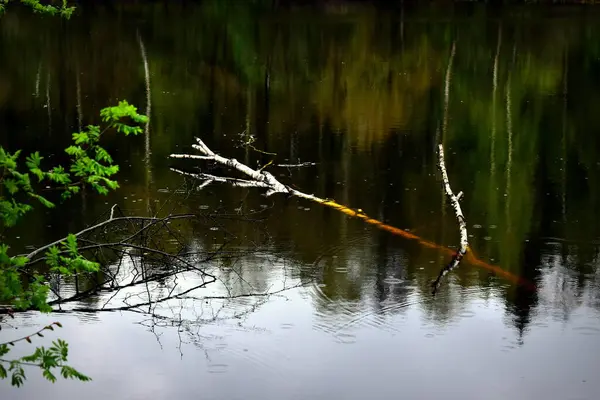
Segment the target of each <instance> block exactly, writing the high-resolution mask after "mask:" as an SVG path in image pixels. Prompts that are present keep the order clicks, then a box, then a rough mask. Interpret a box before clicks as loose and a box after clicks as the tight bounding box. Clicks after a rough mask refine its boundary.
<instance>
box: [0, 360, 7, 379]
mask: <svg viewBox="0 0 600 400" xmlns="http://www.w3.org/2000/svg"><path fill="white" fill-rule="evenodd" d="M7 377H8V374H7V372H6V368H4V365H2V364H0V379H6V378H7Z"/></svg>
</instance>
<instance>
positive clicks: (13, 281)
mask: <svg viewBox="0 0 600 400" xmlns="http://www.w3.org/2000/svg"><path fill="white" fill-rule="evenodd" d="M0 1H2V0H0ZM100 116H101V118H102V122H103V123H104V126H103V127H102V128H103V129H101V127H100V126H97V125H89V126H88V127H87V128H86V129H85V130H83V131H81V132H76V133H73V135H72V139H73V144H72V145H71V146H69V147H67V148H66V149H65V152H66V154H67V155H68V156H69V164H68V165H67V166H66V167H65V166H62V165H55V166H52V167H50V168H46V167H44V166H43V162H44V157H42V156H41V155H40V154H39V153H38V152H34V153H32V154H30V155H29V156H27V157H26V158H25V162H24V163H23V162H22V158H21V150H17V151H15V152H12V153H11V152H10V151H7V150H6V149H4V148H3V147H1V146H0V308H4V309H8V310H9V311H10V312H12V310H16V311H19V310H27V309H36V310H39V311H42V312H50V311H51V310H52V308H51V307H50V305H49V304H48V301H47V299H48V293H49V290H50V288H49V286H48V285H47V283H46V282H47V281H48V277H49V276H50V275H55V276H61V277H68V276H72V275H75V274H79V273H92V272H97V271H98V270H99V268H100V265H99V264H98V263H97V262H93V261H90V260H88V259H86V258H85V257H84V256H83V255H81V253H80V249H79V247H78V239H77V235H74V234H70V235H68V236H67V237H66V238H64V239H62V240H60V241H58V242H55V243H51V244H50V245H48V246H43V247H42V248H41V249H40V251H45V257H44V260H45V263H46V265H47V267H48V268H46V269H45V272H44V273H41V272H39V269H37V268H36V269H32V268H33V264H34V263H33V262H32V257H33V255H35V254H38V253H39V252H40V251H37V252H36V251H34V252H32V253H30V254H29V255H14V256H13V255H10V254H9V250H10V249H9V246H8V245H7V244H6V243H4V237H5V233H6V231H7V229H9V228H11V227H14V226H15V225H17V224H18V223H19V221H20V220H21V218H22V217H23V216H24V215H25V214H27V213H28V212H29V211H31V210H32V209H33V204H32V203H37V204H41V205H42V206H43V207H45V208H53V207H55V203H54V202H52V201H50V200H49V199H48V198H46V197H44V196H42V195H41V194H40V193H41V192H42V191H43V190H45V189H46V188H47V187H50V188H51V189H52V188H54V189H56V190H58V191H59V192H60V201H64V200H67V199H69V198H70V197H72V196H73V195H74V194H77V193H79V192H80V190H81V189H82V188H83V187H91V188H92V189H93V190H95V191H96V192H97V193H98V194H101V195H106V194H108V193H109V192H110V191H112V190H115V189H117V188H118V187H119V185H118V183H117V181H115V180H114V179H113V176H114V175H115V174H116V173H117V172H118V171H119V167H118V165H115V164H113V159H112V157H111V156H110V154H109V153H108V152H107V151H106V149H104V148H103V147H102V146H100V139H101V137H102V135H103V133H104V132H107V131H108V130H116V131H117V132H118V133H121V134H124V135H125V136H129V135H137V134H139V133H141V132H142V128H140V127H139V126H137V125H138V124H145V123H147V121H148V118H147V117H146V116H144V115H141V114H138V112H137V109H136V108H135V107H134V106H133V105H130V104H129V103H127V102H126V101H121V102H119V103H118V105H116V106H114V107H107V108H104V109H102V110H101V112H100ZM0 322H1V321H0ZM57 326H60V325H57ZM50 328H52V325H50V326H49V327H44V328H43V329H42V330H40V331H38V332H36V333H35V334H33V335H30V336H26V337H24V338H23V339H22V340H25V341H27V342H31V338H32V337H33V336H40V337H43V334H42V331H43V330H47V329H50ZM18 341H20V340H16V341H12V342H9V343H8V344H0V367H1V369H0V379H2V378H6V377H7V376H8V372H11V373H12V379H11V382H12V384H13V385H16V386H20V385H21V384H22V383H23V380H24V379H25V374H24V371H23V368H22V366H24V365H36V366H38V367H40V368H41V369H42V372H43V375H44V377H46V378H47V379H49V380H50V381H52V382H54V381H55V380H56V375H54V374H53V373H52V369H54V368H60V371H61V372H60V373H61V375H62V376H63V377H66V378H75V379H79V380H89V378H88V377H86V376H85V375H83V374H81V373H79V372H77V371H76V370H75V369H73V368H71V367H69V366H67V365H65V364H64V362H65V361H66V355H67V351H66V349H67V346H66V343H65V342H63V341H61V340H60V339H59V340H58V341H57V342H53V346H52V347H49V348H48V349H46V348H44V347H38V348H36V351H35V352H34V353H33V354H31V355H29V356H26V357H22V358H19V359H14V360H7V359H4V358H1V357H2V356H4V355H5V354H7V353H8V351H9V349H10V348H9V347H8V346H9V345H11V344H12V345H14V343H16V342H18ZM2 363H4V364H7V363H8V370H6V368H5V367H4V366H2Z"/></svg>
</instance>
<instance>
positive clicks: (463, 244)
mask: <svg viewBox="0 0 600 400" xmlns="http://www.w3.org/2000/svg"><path fill="white" fill-rule="evenodd" d="M439 157H440V159H439V160H440V161H439V167H440V170H441V172H442V180H443V181H444V190H445V191H446V195H447V196H448V198H449V199H450V203H451V204H452V208H454V213H455V214H456V219H457V220H458V225H459V229H460V248H459V249H458V251H457V252H456V254H455V255H454V256H453V258H452V261H450V263H449V264H448V265H446V266H445V267H444V268H442V270H441V271H440V273H439V275H438V277H437V279H436V280H435V281H434V282H433V292H432V293H433V294H434V295H435V293H436V292H437V290H438V288H439V286H440V282H441V280H442V278H443V277H444V276H445V275H446V274H448V273H449V272H450V271H452V270H453V269H455V268H456V267H458V265H459V264H460V261H461V260H462V259H463V257H464V256H465V254H467V249H468V247H469V242H468V239H467V222H466V220H465V217H464V215H463V212H462V209H461V207H460V203H459V200H460V199H461V197H462V195H463V192H460V193H458V194H457V195H455V194H454V192H452V188H451V187H450V180H449V179H448V172H447V171H446V164H445V162H444V146H443V145H441V144H440V145H439Z"/></svg>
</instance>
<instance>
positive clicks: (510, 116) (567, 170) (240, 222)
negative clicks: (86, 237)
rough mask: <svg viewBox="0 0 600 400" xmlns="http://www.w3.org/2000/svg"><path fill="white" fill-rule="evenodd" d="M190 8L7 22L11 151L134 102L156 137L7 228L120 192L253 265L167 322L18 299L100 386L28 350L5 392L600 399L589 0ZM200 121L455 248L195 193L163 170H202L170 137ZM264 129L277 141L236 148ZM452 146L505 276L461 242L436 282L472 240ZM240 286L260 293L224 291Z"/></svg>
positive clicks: (215, 142)
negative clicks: (178, 156)
mask: <svg viewBox="0 0 600 400" xmlns="http://www.w3.org/2000/svg"><path fill="white" fill-rule="evenodd" d="M175 3H176V2H152V3H151V4H147V5H144V6H141V5H136V4H134V3H132V4H129V3H127V4H125V5H119V6H93V7H92V6H88V7H89V8H81V9H79V10H78V14H77V15H76V16H74V17H73V18H72V19H71V20H69V21H62V20H58V19H56V18H44V17H40V16H37V15H32V14H31V13H28V12H21V11H20V10H16V9H14V10H9V12H8V13H7V14H6V15H5V16H3V17H2V19H1V20H0V54H1V57H2V60H3V62H2V64H1V65H0V137H1V143H2V145H3V146H6V147H9V148H11V149H16V148H23V149H24V151H25V152H29V151H35V150H39V151H41V152H44V153H50V154H55V155H56V157H59V155H60V152H61V149H63V148H64V147H65V146H66V144H67V143H68V142H69V140H70V134H71V133H72V132H74V131H77V130H78V129H79V127H80V126H85V125H87V124H89V123H97V122H98V119H99V118H98V115H99V110H100V109H101V108H102V107H104V106H107V105H111V104H114V103H116V101H117V100H119V99H127V100H128V101H129V102H131V103H133V104H135V105H136V106H137V107H138V108H139V110H140V111H142V112H144V113H149V114H150V117H151V119H150V121H151V122H150V125H149V130H148V131H147V132H146V133H145V134H143V135H141V136H139V137H134V138H124V137H121V136H115V135H110V134H109V135H108V136H106V138H105V140H106V142H105V143H106V148H107V149H108V150H109V151H110V152H111V154H114V155H115V159H116V162H117V163H118V164H120V166H121V172H120V173H119V178H118V179H119V181H120V184H121V188H120V189H119V190H118V191H117V192H115V193H114V194H111V195H109V196H106V197H102V196H91V195H90V196H85V197H81V198H77V199H74V200H73V201H71V202H70V203H68V204H67V205H65V206H61V207H59V208H57V209H55V210H52V211H51V212H49V213H44V212H41V211H39V212H35V213H32V214H31V215H30V216H29V217H28V218H27V224H26V226H25V227H23V228H22V229H21V230H17V231H12V232H11V234H10V235H11V236H10V237H9V238H8V240H9V242H10V244H11V245H12V246H13V247H14V248H17V249H18V248H27V246H39V245H42V244H44V243H48V242H51V241H53V240H56V239H57V238H60V237H62V236H64V234H65V233H67V232H69V231H77V230H79V229H81V228H82V227H84V226H86V225H87V224H89V223H92V222H93V221H97V220H98V218H101V216H102V214H103V213H105V212H106V211H107V210H108V209H110V207H111V205H112V204H118V205H119V206H120V207H121V208H122V209H123V210H124V212H126V213H128V214H143V215H146V214H147V213H151V212H155V211H156V210H157V208H160V207H166V209H169V210H194V211H195V212H204V213H206V216H207V217H206V220H205V224H204V225H202V226H200V227H198V226H196V227H194V229H191V228H190V227H189V226H187V225H186V224H181V225H180V226H179V227H178V229H179V231H180V232H181V234H182V236H183V237H184V238H185V240H186V241H187V244H188V245H189V246H192V247H194V248H197V249H214V248H215V247H218V246H219V245H221V244H222V243H224V242H226V241H228V240H230V239H232V243H233V244H232V252H235V254H236V257H235V261H231V260H233V258H231V259H227V258H223V259H219V260H217V261H216V262H214V263H212V264H210V265H208V263H207V265H206V268H210V270H211V271H212V272H213V273H214V274H216V275H217V276H218V277H219V279H220V283H215V284H211V285H208V286H207V287H206V288H204V289H200V290H198V291H197V293H195V294H194V298H187V299H176V300H175V301H173V302H168V305H161V307H160V309H159V311H160V313H161V314H160V315H158V316H157V315H155V316H154V317H152V316H149V315H145V314H144V313H139V312H128V311H122V312H98V313H92V312H84V311H73V312H63V313H54V314H50V315H39V314H38V313H25V314H21V315H18V316H17V318H16V319H15V320H12V321H9V322H10V325H8V326H6V327H5V328H4V329H3V330H2V331H1V332H0V339H3V340H0V341H4V339H5V338H6V340H8V339H9V338H11V337H17V336H22V334H24V333H27V332H29V331H33V330H35V329H37V328H39V327H40V326H43V325H42V324H44V323H48V322H49V321H57V320H58V321H61V323H62V324H63V325H64V328H63V329H62V330H61V331H60V332H57V333H56V335H55V334H54V333H53V334H52V335H50V334H48V335H46V338H45V340H47V341H48V342H49V341H50V340H51V339H53V338H54V337H61V338H64V339H65V340H67V341H68V342H69V344H70V349H71V350H70V362H71V364H72V365H73V366H75V367H77V368H78V369H80V370H81V371H82V372H84V373H86V374H88V375H90V376H91V377H92V378H93V381H92V382H90V383H80V382H72V381H62V380H60V381H59V382H57V383H56V384H51V383H48V382H46V381H45V380H43V378H41V377H40V376H39V375H40V374H39V373H38V371H36V370H30V371H28V380H27V383H26V385H25V386H24V387H23V388H20V389H14V388H11V387H9V386H8V382H2V386H0V398H2V399H37V398H45V399H65V398H67V399H70V398H81V397H85V398H87V399H90V400H92V399H104V398H107V397H111V398H115V399H148V398H156V399H167V398H180V399H188V398H190V399H191V398H203V399H326V398H327V399H331V398H339V399H364V398H367V397H371V398H376V399H391V398H407V399H433V398H448V399H482V398H485V399H539V398H544V399H597V398H599V397H600V380H598V379H597V378H598V371H600V357H598V354H600V261H599V258H598V250H599V245H600V224H598V223H597V221H598V218H599V217H600V215H599V214H600V159H598V157H597V154H598V152H599V151H600V113H599V112H598V106H599V105H600V89H599V88H600V14H599V13H598V12H597V11H595V9H589V8H585V9H584V8H544V9H541V8H508V9H503V10H501V11H499V10H497V9H495V10H491V9H487V8H483V7H472V6H468V7H454V8H448V7H443V8H435V7H427V8H407V9H404V10H385V11H384V10H381V9H377V8H374V7H371V6H368V5H352V4H337V5H331V6H321V7H318V8H307V7H295V8H294V7H292V8H280V7H273V6H272V5H271V2H264V3H269V6H262V5H261V4H262V3H261V2H248V3H251V4H237V5H227V4H225V3H224V2H220V1H205V2H202V3H201V4H187V3H179V2H177V4H175ZM144 59H147V66H148V73H146V69H145V66H144V62H143V61H144ZM196 136H197V137H201V138H202V140H203V141H204V142H205V143H206V144H207V145H208V146H209V147H211V148H212V149H213V150H215V151H216V152H218V153H220V154H222V155H224V156H228V157H234V158H237V159H238V160H240V161H242V162H245V163H247V164H248V165H250V166H251V167H258V168H260V167H261V166H263V165H265V164H266V163H268V162H269V161H271V160H274V164H278V163H280V164H281V163H287V164H292V163H299V162H311V163H315V165H308V166H304V167H302V168H282V167H276V166H269V167H268V168H269V170H270V171H272V172H273V174H274V175H275V176H276V177H277V178H278V179H280V180H281V181H282V182H284V183H286V184H293V185H295V187H297V188H298V189H300V190H302V191H305V192H307V193H313V194H315V195H317V196H320V197H323V198H332V199H335V200H336V201H337V202H339V203H341V204H344V205H347V206H349V207H353V208H356V209H359V208H360V209H362V210H363V211H364V212H365V213H367V214H369V215H370V216H371V217H373V218H376V219H378V220H380V221H383V222H385V223H386V224H389V225H391V226H395V227H398V228H401V229H406V230H409V231H410V232H411V233H414V234H415V235H417V236H419V237H421V238H423V239H424V240H427V241H430V242H434V243H437V244H438V245H439V246H440V247H438V248H436V247H431V246H429V247H428V246H423V245H422V243H420V242H419V241H416V240H410V239H406V238H405V237H402V236H398V235H394V234H392V233H390V232H387V231H384V230H379V229H377V227H375V226H372V225H368V224H365V223H364V222H363V221H361V220H359V219H356V218H351V217H349V216H347V215H345V214H343V213H340V212H338V211H336V210H333V209H330V208H325V207H323V206H321V205H319V204H316V203H310V202H308V201H306V200H302V199H295V198H289V199H288V198H285V197H284V196H279V195H274V196H271V197H268V198H267V197H264V196H262V192H261V191H260V190H259V189H243V188H232V187H227V186H223V185H222V186H218V185H216V184H215V185H211V186H208V187H206V188H204V189H203V190H201V191H192V192H189V191H186V192H185V193H183V194H178V191H182V190H181V188H182V185H185V187H186V188H189V185H192V184H193V181H190V180H186V179H185V178H184V177H182V176H180V175H178V174H176V173H175V172H173V171H171V170H170V169H169V167H171V166H179V167H182V168H183V167H185V168H187V169H188V170H193V169H194V167H195V166H199V165H201V164H200V163H195V162H190V161H187V160H185V162H183V161H177V162H175V161H173V160H170V159H169V158H168V155H169V154H171V153H178V152H188V153H193V151H194V150H193V149H192V148H191V145H192V144H193V143H194V137H196ZM251 137H252V138H253V140H254V142H253V143H252V146H253V147H254V148H255V149H258V150H260V151H256V150H255V149H254V148H252V147H250V146H242V145H241V143H242V142H244V141H248V140H249V138H251ZM437 143H443V144H444V146H445V150H446V164H447V167H448V172H449V175H450V181H451V184H452V187H453V189H454V190H455V191H456V192H458V191H462V192H463V193H464V198H463V200H462V201H461V203H462V208H463V210H464V213H465V217H466V219H467V228H468V234H469V243H470V249H471V250H472V252H473V254H475V255H476V257H477V258H478V259H479V260H482V261H483V262H482V263H480V264H485V265H488V266H496V267H498V268H500V269H501V270H502V271H504V273H501V272H500V271H499V270H496V271H495V272H494V271H493V270H492V268H487V269H486V268H482V267H481V265H480V264H476V263H469V262H463V263H462V264H461V266H460V267H459V268H458V269H457V270H455V271H453V272H451V273H450V274H449V275H447V277H446V279H445V280H444V281H443V283H442V285H441V287H440V290H439V292H438V293H437V294H436V296H432V295H431V282H432V281H433V280H434V279H435V278H436V276H437V274H438V272H439V270H440V268H441V267H443V266H444V265H446V264H447V263H448V262H449V261H450V256H449V254H448V252H447V251H444V250H443V248H444V247H450V248H456V246H457V245H458V243H459V232H458V226H457V223H456V218H455V216H454V212H453V210H452V208H451V207H450V205H449V202H448V201H447V199H445V195H444V193H443V188H442V185H441V181H440V177H439V173H438V170H437V154H436V148H437ZM267 153H274V154H276V155H273V154H267ZM227 215H228V216H232V215H233V216H235V218H222V217H224V216H227ZM186 278H187V279H186ZM194 279H197V278H194V277H193V276H188V277H183V278H182V281H183V280H185V281H186V282H188V283H189V282H193V281H194ZM283 289H285V290H283ZM66 290H69V289H68V288H67V289H66ZM152 290H160V288H158V287H157V288H153V289H152ZM280 290H281V291H280ZM232 291H233V293H234V295H242V296H240V297H236V298H230V299H223V297H227V296H228V295H229V294H231V293H232ZM274 291H278V293H275V294H272V295H270V296H252V295H251V294H263V293H268V292H274ZM108 300H110V299H106V298H104V297H102V296H98V297H95V298H92V299H88V300H86V301H85V302H82V303H81V304H76V305H75V307H76V308H77V307H80V308H83V307H84V306H85V307H91V306H98V307H99V306H101V305H102V304H104V303H105V302H106V301H108ZM110 301H113V300H110ZM41 343H44V342H40V344H41ZM25 350H27V349H25Z"/></svg>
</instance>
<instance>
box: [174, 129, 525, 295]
mask: <svg viewBox="0 0 600 400" xmlns="http://www.w3.org/2000/svg"><path fill="white" fill-rule="evenodd" d="M196 142H197V144H194V145H192V147H193V148H194V149H195V150H198V151H199V152H200V155H192V154H171V155H170V157H171V158H179V159H182V158H185V159H197V160H208V161H214V162H216V163H217V164H221V165H223V166H226V167H229V168H231V169H234V170H237V171H238V172H241V173H242V174H244V175H246V176H247V177H249V178H250V180H249V181H244V182H247V183H248V186H254V187H258V188H264V189H267V192H266V196H270V195H272V194H275V193H282V194H285V195H287V196H295V197H300V198H303V199H306V200H310V201H313V202H315V203H318V204H321V205H323V206H326V207H330V208H333V209H335V210H337V211H339V212H342V213H344V214H346V215H348V216H350V217H355V218H359V219H361V220H363V221H364V222H365V223H367V224H370V225H373V226H375V227H377V228H379V229H382V230H385V231H387V232H390V233H392V234H394V235H398V236H401V237H403V238H405V239H409V240H415V241H417V242H418V243H419V244H420V245H422V246H425V247H428V248H432V249H436V250H442V251H444V252H446V253H448V254H451V255H454V254H455V253H456V251H455V250H452V249H450V248H448V247H445V246H441V245H439V244H437V243H434V242H431V241H428V240H426V239H423V238H422V237H420V236H417V235H415V234H413V233H410V232H408V231H406V230H404V229H400V228H397V227H395V226H391V225H388V224H386V223H384V222H382V221H379V220H377V219H374V218H371V217H369V216H368V215H367V214H366V213H364V212H363V211H362V210H355V209H353V208H350V207H347V206H344V205H342V204H339V203H337V202H336V201H335V200H331V199H323V198H320V197H317V196H314V195H312V194H307V193H304V192H301V191H299V190H296V189H294V188H292V187H290V186H289V185H285V184H283V183H281V182H279V181H278V180H277V179H276V178H275V177H274V176H273V175H272V174H271V173H269V172H268V171H265V170H260V171H257V170H254V169H252V168H250V167H248V166H247V165H245V164H242V163H240V162H239V161H237V160H235V159H229V158H225V157H222V156H220V155H218V154H215V153H214V152H213V151H212V150H211V149H210V148H209V147H208V146H207V145H206V144H205V143H204V142H203V141H202V140H201V139H199V138H196ZM441 147H442V146H440V148H441ZM440 158H441V162H442V163H443V151H440ZM172 170H173V171H174V172H178V173H180V174H182V175H186V176H192V177H193V178H197V179H200V180H203V183H202V184H201V187H205V186H206V185H209V184H210V183H212V182H228V183H232V182H234V181H232V179H234V178H228V177H215V176H213V175H206V174H190V173H182V172H183V171H180V170H176V169H172ZM444 176H445V182H447V181H448V176H447V174H445V166H444ZM250 183H251V184H250ZM238 186H240V185H238ZM447 189H450V185H449V184H448V185H447ZM450 193H452V191H451V190H450ZM460 197H461V194H460V193H459V194H458V195H457V196H454V194H452V199H453V200H454V201H453V206H454V208H455V211H457V218H458V219H459V224H460V225H461V250H459V254H460V259H462V258H463V257H464V258H465V260H466V261H468V262H469V264H471V265H474V266H477V267H479V268H483V269H486V270H489V271H492V272H494V273H496V274H498V275H500V276H503V277H504V278H506V279H508V280H510V281H511V282H513V283H517V284H521V285H524V286H526V287H528V288H532V289H533V288H535V285H534V284H533V283H531V282H529V281H527V280H525V279H523V278H521V277H519V276H517V275H514V274H512V273H510V272H508V271H505V270H503V269H502V268H500V267H498V266H495V265H491V264H489V263H487V262H485V261H482V260H480V259H478V258H476V257H475V256H474V255H470V256H467V257H465V254H467V246H468V242H467V234H466V222H465V220H464V217H463V216H462V210H461V209H460V204H458V200H459V199H460ZM459 216H460V217H459ZM463 228H464V230H463ZM469 254H470V253H469ZM460 259H459V260H458V261H459V262H460ZM456 265H458V263H456ZM456 265H454V266H453V267H452V268H448V271H447V272H444V273H443V274H442V276H443V275H445V274H446V273H448V272H449V271H450V270H451V269H453V268H456ZM439 279H441V277H440V278H439ZM439 279H438V280H439Z"/></svg>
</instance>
